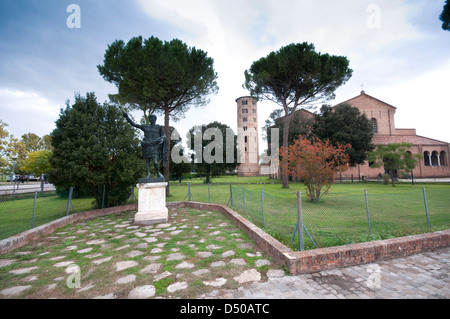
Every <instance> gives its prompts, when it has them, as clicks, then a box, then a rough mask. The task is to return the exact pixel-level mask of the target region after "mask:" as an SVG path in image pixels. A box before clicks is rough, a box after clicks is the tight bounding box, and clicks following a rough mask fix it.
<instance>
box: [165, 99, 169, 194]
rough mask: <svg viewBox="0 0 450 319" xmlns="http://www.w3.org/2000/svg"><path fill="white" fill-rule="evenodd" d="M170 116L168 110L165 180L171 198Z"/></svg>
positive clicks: (166, 118) (166, 112)
mask: <svg viewBox="0 0 450 319" xmlns="http://www.w3.org/2000/svg"><path fill="white" fill-rule="evenodd" d="M169 116H170V112H169V110H168V109H167V108H166V109H165V110H164V133H165V134H166V138H167V161H166V166H164V178H165V180H166V183H167V186H166V197H169V196H170V188H169V179H170V129H169Z"/></svg>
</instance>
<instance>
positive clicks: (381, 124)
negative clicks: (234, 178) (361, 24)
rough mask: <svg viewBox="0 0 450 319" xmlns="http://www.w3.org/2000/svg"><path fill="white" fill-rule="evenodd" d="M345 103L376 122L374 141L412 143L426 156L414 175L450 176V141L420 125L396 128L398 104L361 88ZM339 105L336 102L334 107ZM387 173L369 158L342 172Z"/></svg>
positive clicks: (303, 115) (305, 113)
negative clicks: (422, 132) (432, 135)
mask: <svg viewBox="0 0 450 319" xmlns="http://www.w3.org/2000/svg"><path fill="white" fill-rule="evenodd" d="M341 104H350V105H351V106H353V107H356V108H358V109H359V111H360V112H361V114H365V115H366V116H367V118H368V119H369V120H370V122H371V123H372V128H373V132H374V137H373V139H372V143H373V144H374V145H388V144H393V143H411V144H412V146H411V148H410V150H409V151H410V152H411V153H412V154H421V155H422V160H421V161H420V163H419V164H418V165H417V166H416V168H415V169H414V170H413V172H412V175H413V177H414V178H434V177H450V166H449V160H448V154H449V153H450V144H449V143H447V142H443V141H438V140H435V139H432V138H428V137H423V136H420V135H417V134H416V129H402V128H396V127H395V117H394V115H395V111H396V110H397V108H396V107H394V106H392V105H390V104H388V103H385V102H383V101H381V100H378V99H376V98H374V97H372V96H370V95H368V94H366V93H365V92H364V91H361V94H360V95H358V96H356V97H354V98H352V99H350V100H347V101H344V102H342V103H340V104H338V105H341ZM338 105H335V106H334V107H333V108H335V107H336V106H338ZM297 113H298V116H297V117H294V118H293V119H292V121H299V120H300V119H305V118H306V119H307V118H310V119H312V118H313V117H314V115H313V114H312V113H310V112H308V111H305V110H298V111H297ZM291 123H292V122H291ZM291 126H292V124H291ZM269 140H270V139H269ZM269 148H270V143H269ZM279 173H280V172H279ZM384 173H385V170H384V168H383V167H381V168H372V167H370V165H369V163H368V162H365V163H364V164H362V165H356V166H354V167H349V168H348V170H346V171H345V172H342V175H343V176H344V175H347V176H346V178H349V177H350V176H353V178H354V179H363V178H365V179H376V178H378V175H379V174H384ZM410 173H411V172H406V174H407V175H410ZM271 177H274V178H279V174H278V175H276V174H271ZM399 177H402V176H399Z"/></svg>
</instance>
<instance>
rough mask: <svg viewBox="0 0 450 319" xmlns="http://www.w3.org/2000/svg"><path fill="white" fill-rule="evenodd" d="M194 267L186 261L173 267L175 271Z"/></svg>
mask: <svg viewBox="0 0 450 319" xmlns="http://www.w3.org/2000/svg"><path fill="white" fill-rule="evenodd" d="M194 267H195V265H194V264H191V263H188V262H187V261H183V262H182V263H181V264H178V265H177V266H175V268H177V269H190V268H194Z"/></svg>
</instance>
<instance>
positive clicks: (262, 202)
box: [261, 188, 266, 227]
mask: <svg viewBox="0 0 450 319" xmlns="http://www.w3.org/2000/svg"><path fill="white" fill-rule="evenodd" d="M261 208H262V218H263V227H266V221H265V218H264V188H261Z"/></svg>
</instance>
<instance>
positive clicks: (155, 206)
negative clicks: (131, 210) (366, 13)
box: [134, 180, 169, 225]
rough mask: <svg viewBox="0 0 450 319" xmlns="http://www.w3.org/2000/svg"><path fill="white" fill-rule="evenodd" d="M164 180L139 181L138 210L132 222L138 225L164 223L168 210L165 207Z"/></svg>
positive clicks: (165, 184)
mask: <svg viewBox="0 0 450 319" xmlns="http://www.w3.org/2000/svg"><path fill="white" fill-rule="evenodd" d="M166 186H167V183H166V182H160V181H158V182H143V181H141V180H140V181H139V184H137V187H138V189H139V201H138V212H137V214H136V215H135V216H134V223H135V224H138V225H153V224H160V223H166V222H167V221H168V220H169V212H168V209H167V208H166Z"/></svg>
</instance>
